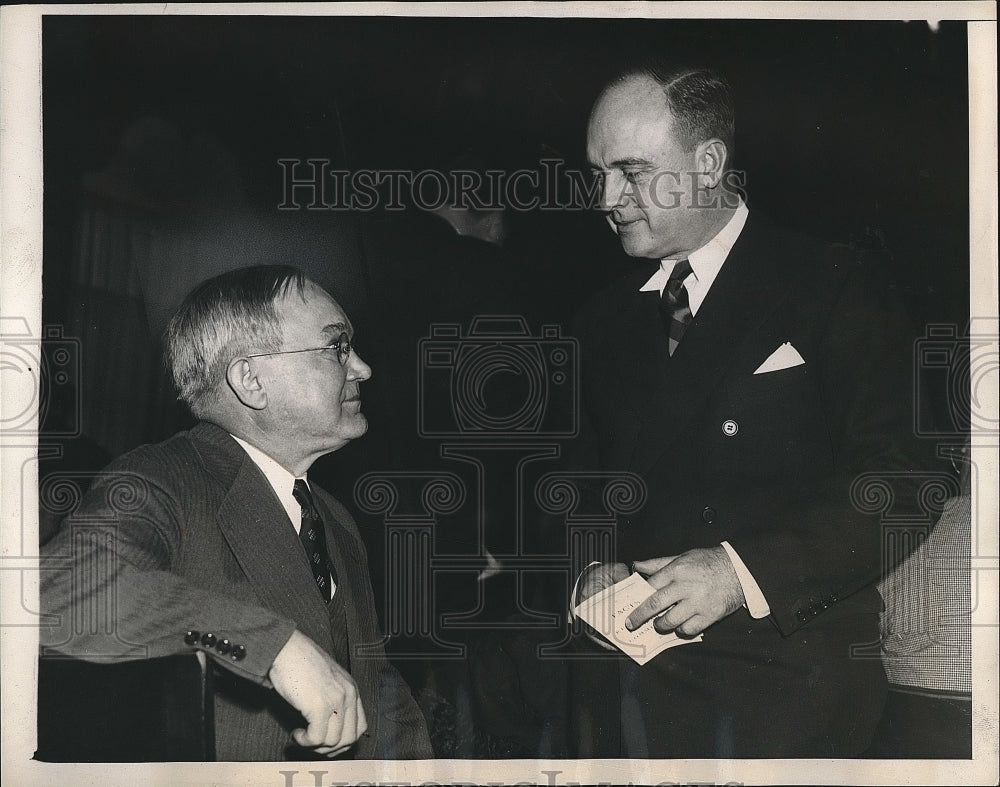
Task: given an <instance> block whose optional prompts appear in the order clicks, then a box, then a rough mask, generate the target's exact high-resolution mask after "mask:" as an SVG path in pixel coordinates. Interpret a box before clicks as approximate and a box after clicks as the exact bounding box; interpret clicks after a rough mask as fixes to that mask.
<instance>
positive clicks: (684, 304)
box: [660, 260, 691, 355]
mask: <svg viewBox="0 0 1000 787" xmlns="http://www.w3.org/2000/svg"><path fill="white" fill-rule="evenodd" d="M690 274H691V263H690V262H688V261H687V260H681V261H680V262H678V263H677V264H675V265H674V269H673V270H672V271H670V277H669V278H668V279H667V286H666V287H664V288H663V296H662V297H661V298H660V318H661V319H662V320H663V327H664V329H665V330H666V331H667V338H668V341H669V344H670V347H669V350H670V354H671V355H673V354H674V350H676V349H677V345H678V344H680V341H681V337H682V336H684V331H686V330H687V327H688V325H690V324H691V306H690V305H689V304H688V291H687V287H685V286H684V280H685V279H686V278H687V277H688V276H689V275H690Z"/></svg>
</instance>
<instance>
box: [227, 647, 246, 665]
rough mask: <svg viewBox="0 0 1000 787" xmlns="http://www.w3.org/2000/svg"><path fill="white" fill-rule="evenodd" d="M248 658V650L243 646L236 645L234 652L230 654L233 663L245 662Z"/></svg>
mask: <svg viewBox="0 0 1000 787" xmlns="http://www.w3.org/2000/svg"><path fill="white" fill-rule="evenodd" d="M246 657H247V649H246V648H245V647H244V646H243V645H236V646H234V647H233V652H232V653H230V654H229V658H231V659H232V660H233V661H243V659H245V658H246Z"/></svg>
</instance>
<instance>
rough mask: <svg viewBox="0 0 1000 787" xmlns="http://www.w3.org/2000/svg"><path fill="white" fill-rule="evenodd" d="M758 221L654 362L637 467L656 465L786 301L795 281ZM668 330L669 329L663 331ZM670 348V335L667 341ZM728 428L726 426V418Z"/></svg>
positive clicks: (747, 230)
mask: <svg viewBox="0 0 1000 787" xmlns="http://www.w3.org/2000/svg"><path fill="white" fill-rule="evenodd" d="M766 235H767V233H766V232H765V231H763V230H761V228H760V226H759V221H758V222H752V221H751V220H748V222H747V226H746V227H745V228H744V230H743V232H742V233H741V234H740V237H739V239H738V240H737V242H736V244H735V245H734V246H733V249H732V251H731V252H730V254H729V257H728V258H727V260H726V263H725V265H724V266H723V267H722V270H721V271H720V272H719V275H718V277H717V278H716V280H715V282H714V283H713V285H712V289H711V290H709V293H708V296H707V297H706V298H705V300H704V302H703V303H702V304H701V307H700V308H699V309H698V314H697V315H696V316H695V318H694V319H693V320H692V322H691V324H690V325H689V326H688V329H687V332H686V333H685V334H684V339H683V340H682V341H681V343H680V345H679V346H678V348H677V350H676V351H675V352H674V355H673V356H672V357H671V356H669V355H668V354H667V353H666V351H665V350H664V352H662V353H659V354H658V356H657V358H656V359H655V361H653V363H654V365H653V366H652V367H651V368H652V373H651V379H653V380H654V381H655V383H654V386H653V390H652V395H651V396H650V397H649V399H647V400H646V402H645V403H644V406H643V407H642V409H641V410H640V417H641V418H642V420H643V424H642V427H641V429H640V431H639V435H638V439H637V441H636V447H635V451H634V452H633V455H632V462H631V469H632V470H634V471H635V472H638V473H640V474H642V473H645V472H646V471H647V470H649V469H650V468H651V467H652V466H653V464H654V463H655V462H656V461H657V459H659V457H660V456H661V455H662V454H663V453H664V452H665V451H666V450H668V449H669V448H670V447H671V445H672V439H673V438H680V436H681V435H682V434H683V432H684V428H685V426H686V425H687V423H688V422H689V421H690V420H691V418H692V417H693V416H694V415H695V414H696V413H697V412H698V411H699V409H700V408H701V407H702V406H704V405H705V403H706V402H708V401H709V400H710V397H709V394H710V393H711V391H712V390H713V389H714V388H715V386H716V385H717V384H718V383H719V382H720V380H721V379H722V377H723V375H724V374H725V373H726V372H727V370H729V369H730V367H731V366H732V365H733V363H734V362H735V361H736V359H737V358H739V357H740V356H739V350H740V347H741V345H742V343H743V341H744V340H745V339H746V337H748V336H750V335H751V334H753V333H754V332H755V331H756V330H757V329H758V328H759V326H760V325H761V324H762V323H763V322H764V320H765V319H766V318H767V316H768V315H769V314H770V313H771V312H772V311H773V310H774V309H775V308H777V306H778V305H779V304H780V303H781V301H782V299H783V296H784V293H785V292H786V291H787V290H788V288H789V287H790V285H791V281H790V280H791V276H787V275H784V274H785V272H783V271H782V270H781V265H780V264H779V260H780V259H781V253H780V250H778V249H775V248H773V246H772V247H769V244H768V243H767V242H766ZM659 333H660V334H663V331H662V328H661V330H660V332H659ZM662 344H663V347H666V341H665V340H664V341H663V342H662ZM720 428H721V424H720Z"/></svg>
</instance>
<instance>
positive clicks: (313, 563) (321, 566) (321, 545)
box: [292, 478, 337, 602]
mask: <svg viewBox="0 0 1000 787" xmlns="http://www.w3.org/2000/svg"><path fill="white" fill-rule="evenodd" d="M292 495H294V496H295V499H296V500H297V501H298V503H299V505H300V506H301V507H302V527H301V528H299V540H300V541H301V542H302V546H303V547H305V550H306V557H307V558H309V567H310V568H311V569H312V573H313V579H314V580H316V588H317V589H318V590H319V594H320V596H322V597H323V601H327V602H328V601H329V600H330V597H331V595H332V593H331V581H332V583H333V587H334V588H336V583H337V574H336V571H335V570H334V568H333V566H332V565H330V560H329V558H328V557H327V553H326V533H325V532H324V530H323V519H322V517H320V515H319V511H317V510H316V505H315V503H313V497H312V492H310V491H309V486H308V485H307V484H306V482H305V481H303V480H302V479H301V478H296V479H295V484H294V486H293V487H292Z"/></svg>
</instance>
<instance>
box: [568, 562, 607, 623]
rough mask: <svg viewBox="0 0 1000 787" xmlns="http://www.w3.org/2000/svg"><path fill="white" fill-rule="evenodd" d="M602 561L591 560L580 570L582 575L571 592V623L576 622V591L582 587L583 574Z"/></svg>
mask: <svg viewBox="0 0 1000 787" xmlns="http://www.w3.org/2000/svg"><path fill="white" fill-rule="evenodd" d="M599 565H600V561H598V560H591V561H590V563H588V564H587V567H586V568H585V569H583V571H581V572H580V576H578V577H577V578H576V582H574V583H573V589H572V590H571V591H570V592H569V620H570V622H571V623H575V622H576V609H575V607H576V591H577V589H578V588H579V587H580V580H581V579H583V575H584V574H586V573H587V572H588V571H590V569H591V568H592V567H593V566H599Z"/></svg>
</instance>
